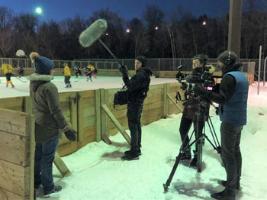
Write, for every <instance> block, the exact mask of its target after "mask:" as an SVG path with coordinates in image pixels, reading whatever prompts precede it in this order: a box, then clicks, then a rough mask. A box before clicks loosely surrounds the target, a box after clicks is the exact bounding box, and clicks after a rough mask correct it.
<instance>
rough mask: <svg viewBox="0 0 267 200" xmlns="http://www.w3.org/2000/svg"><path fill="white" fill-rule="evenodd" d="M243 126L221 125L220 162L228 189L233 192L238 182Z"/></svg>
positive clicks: (240, 166) (223, 123) (224, 123)
mask: <svg viewBox="0 0 267 200" xmlns="http://www.w3.org/2000/svg"><path fill="white" fill-rule="evenodd" d="M242 128H243V126H235V125H233V124H230V123H226V122H222V124H221V145H222V154H221V156H222V161H223V164H224V167H225V170H226V175H227V185H226V187H227V188H228V189H231V190H234V189H235V187H236V185H237V184H238V182H239V181H240V176H241V168H242V156H241V152H240V137H241V131H242Z"/></svg>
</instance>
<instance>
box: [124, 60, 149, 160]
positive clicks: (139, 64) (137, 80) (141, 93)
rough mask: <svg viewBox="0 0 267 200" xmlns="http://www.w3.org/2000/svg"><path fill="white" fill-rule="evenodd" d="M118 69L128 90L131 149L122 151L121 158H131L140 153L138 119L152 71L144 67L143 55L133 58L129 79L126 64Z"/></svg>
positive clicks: (139, 118) (140, 134) (139, 123)
mask: <svg viewBox="0 0 267 200" xmlns="http://www.w3.org/2000/svg"><path fill="white" fill-rule="evenodd" d="M120 71H121V73H122V78H123V82H124V84H125V85H126V87H127V90H128V103H127V118H128V126H129V129H130V132H131V149H130V150H129V151H126V152H125V153H124V156H123V157H122V159H125V160H133V159H137V158H138V157H139V156H140V155H141V136H142V130H141V122H140V120H141V114H142V110H143V103H144V99H145V98H146V96H147V92H148V90H149V84H150V76H151V75H152V71H151V70H150V69H149V68H147V67H146V59H145V57H143V56H139V57H137V58H136V59H135V71H136V74H135V75H134V76H133V77H132V78H131V79H129V76H128V70H127V68H126V66H121V67H120Z"/></svg>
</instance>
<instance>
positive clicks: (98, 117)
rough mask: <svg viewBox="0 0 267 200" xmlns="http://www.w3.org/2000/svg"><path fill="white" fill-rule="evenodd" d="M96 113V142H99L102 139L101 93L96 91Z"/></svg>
mask: <svg viewBox="0 0 267 200" xmlns="http://www.w3.org/2000/svg"><path fill="white" fill-rule="evenodd" d="M95 109H96V110H95V111H96V112H95V113H96V141H97V142H99V141H100V140H101V139H102V138H101V91H100V89H98V90H96V91H95Z"/></svg>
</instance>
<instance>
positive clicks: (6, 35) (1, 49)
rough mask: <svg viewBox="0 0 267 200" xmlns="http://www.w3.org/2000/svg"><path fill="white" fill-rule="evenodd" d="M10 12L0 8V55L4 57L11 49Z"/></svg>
mask: <svg viewBox="0 0 267 200" xmlns="http://www.w3.org/2000/svg"><path fill="white" fill-rule="evenodd" d="M12 18H13V16H12V11H11V10H10V9H8V8H6V7H0V55H1V56H3V57H5V56H7V55H8V53H9V52H10V50H11V49H12V45H13V39H12V27H11V25H12Z"/></svg>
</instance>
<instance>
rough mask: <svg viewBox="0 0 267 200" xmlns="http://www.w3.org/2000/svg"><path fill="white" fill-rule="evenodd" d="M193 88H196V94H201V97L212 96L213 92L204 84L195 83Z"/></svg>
mask: <svg viewBox="0 0 267 200" xmlns="http://www.w3.org/2000/svg"><path fill="white" fill-rule="evenodd" d="M193 90H194V93H195V94H196V95H198V96H201V97H203V98H206V99H210V98H211V92H209V91H208V90H206V89H205V88H204V87H202V86H199V85H195V87H194V89H193Z"/></svg>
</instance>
